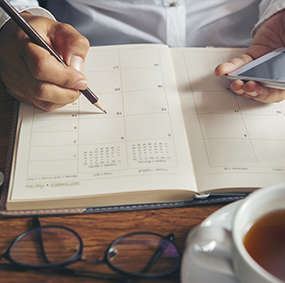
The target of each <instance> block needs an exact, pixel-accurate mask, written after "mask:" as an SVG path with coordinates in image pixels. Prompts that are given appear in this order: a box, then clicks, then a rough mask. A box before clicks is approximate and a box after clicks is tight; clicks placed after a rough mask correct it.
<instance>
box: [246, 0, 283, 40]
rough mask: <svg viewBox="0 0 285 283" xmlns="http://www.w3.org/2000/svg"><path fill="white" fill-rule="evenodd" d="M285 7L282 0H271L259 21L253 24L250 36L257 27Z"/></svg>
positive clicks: (254, 32)
mask: <svg viewBox="0 0 285 283" xmlns="http://www.w3.org/2000/svg"><path fill="white" fill-rule="evenodd" d="M283 9H285V1H284V0H272V1H271V3H270V4H269V6H268V7H267V8H266V9H265V11H264V13H263V14H262V15H261V17H260V19H259V21H258V22H257V24H256V25H255V27H254V29H253V30H252V33H251V35H252V37H254V35H255V34H256V32H257V31H258V30H259V28H260V27H261V26H262V25H263V24H264V23H265V22H266V21H267V20H268V19H269V18H270V17H272V16H273V15H274V14H276V13H278V12H280V11H281V10H283Z"/></svg>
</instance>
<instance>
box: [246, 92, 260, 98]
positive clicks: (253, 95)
mask: <svg viewBox="0 0 285 283" xmlns="http://www.w3.org/2000/svg"><path fill="white" fill-rule="evenodd" d="M245 93H247V94H248V95H250V96H252V97H255V96H257V95H258V93H257V92H256V91H252V92H247V91H246V92H245Z"/></svg>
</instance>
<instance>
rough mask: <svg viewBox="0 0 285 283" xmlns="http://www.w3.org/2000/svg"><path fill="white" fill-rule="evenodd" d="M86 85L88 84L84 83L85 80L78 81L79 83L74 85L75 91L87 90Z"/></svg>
mask: <svg viewBox="0 0 285 283" xmlns="http://www.w3.org/2000/svg"><path fill="white" fill-rule="evenodd" d="M87 84H88V82H87V81H85V80H80V81H78V82H77V83H76V85H75V87H74V88H75V89H79V90H84V89H86V88H87Z"/></svg>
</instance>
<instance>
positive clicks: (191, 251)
mask: <svg viewBox="0 0 285 283" xmlns="http://www.w3.org/2000/svg"><path fill="white" fill-rule="evenodd" d="M187 243H188V244H187V250H186V253H188V254H186V256H191V258H192V259H193V260H194V261H195V264H198V265H200V266H201V267H203V268H204V269H207V270H212V271H214V272H218V273H222V274H225V275H227V276H230V277H233V278H235V274H234V271H233V265H232V260H231V258H232V247H233V242H232V235H231V232H230V231H229V230H227V229H225V228H223V227H220V226H198V227H196V228H194V229H193V230H192V231H191V232H190V234H189V236H188V239H187Z"/></svg>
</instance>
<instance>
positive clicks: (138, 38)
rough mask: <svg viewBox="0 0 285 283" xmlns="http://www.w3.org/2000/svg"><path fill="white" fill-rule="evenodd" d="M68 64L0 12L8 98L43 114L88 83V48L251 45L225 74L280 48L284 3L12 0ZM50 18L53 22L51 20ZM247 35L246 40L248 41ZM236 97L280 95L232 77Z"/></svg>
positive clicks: (1, 65) (0, 65) (0, 53)
mask: <svg viewBox="0 0 285 283" xmlns="http://www.w3.org/2000/svg"><path fill="white" fill-rule="evenodd" d="M10 2H11V3H12V4H13V5H14V6H15V7H16V8H17V9H18V10H19V11H20V12H21V14H22V16H23V17H24V18H25V19H26V20H27V21H28V22H29V23H30V24H31V25H32V26H33V27H34V28H35V30H37V31H38V33H39V34H40V35H41V36H42V37H43V38H44V39H45V40H46V41H47V42H48V43H49V44H50V45H51V46H52V47H53V48H54V49H55V50H56V51H57V53H58V54H59V55H60V56H61V57H62V59H63V60H64V61H65V62H66V63H67V65H68V66H67V67H65V66H63V65H61V64H60V63H59V62H57V60H56V59H55V58H54V57H52V56H51V55H50V54H49V53H48V52H47V51H46V50H43V49H42V48H40V47H39V46H36V45H35V44H33V43H31V41H30V39H29V38H28V37H27V36H26V35H25V34H24V33H23V32H22V31H21V30H20V29H19V28H18V27H17V26H16V25H15V23H14V22H13V21H12V20H9V18H8V16H7V15H6V14H5V13H4V12H3V11H1V12H0V24H1V32H0V72H1V78H2V80H3V82H4V84H5V85H6V88H7V91H8V93H9V94H11V95H12V96H14V97H15V98H17V99H19V100H21V101H25V102H28V103H30V104H32V105H34V106H36V107H39V108H41V109H43V110H46V111H51V110H53V109H56V108H59V107H62V106H64V105H66V104H68V103H71V102H73V101H74V100H76V99H77V98H78V96H79V90H80V89H84V88H86V86H87V83H88V82H87V79H86V77H85V76H84V74H83V73H82V71H83V68H84V59H85V56H86V54H87V52H88V49H89V44H91V45H108V44H133V43H163V44H167V45H169V46H172V47H173V46H178V47H182V46H183V47H184V46H187V47H191V46H193V47H197V46H249V47H248V49H247V50H246V52H245V53H244V54H242V55H241V56H239V57H238V58H233V59H232V60H230V61H228V62H225V63H223V64H221V65H219V66H217V68H216V69H215V73H216V75H217V76H223V75H225V74H227V73H229V72H231V71H233V70H234V69H236V68H238V67H240V66H242V65H244V64H246V63H248V62H250V61H252V60H254V59H256V58H258V57H260V56H262V55H264V54H266V53H268V52H270V51H272V50H274V49H276V48H279V47H282V46H284V41H285V34H284V29H283V26H284V24H285V10H284V8H285V1H283V0H243V1H236V0H231V1H229V0H219V1H213V0H209V1H199V0H196V1H195V0H192V1H190V0H177V1H175V2H172V1H170V0H161V1H158V0H139V1H138V0H116V1H115V0H80V1H79V0H77V1H76V0H65V1H64V0H61V1H58V0H53V1H52V0H50V1H45V2H46V3H45V4H46V5H45V7H46V9H44V8H42V7H40V6H39V4H38V2H37V1H35V0H10ZM55 18H56V19H57V20H55ZM251 36H252V38H251ZM231 89H232V90H233V91H234V92H235V93H236V94H237V95H240V96H242V97H247V98H253V99H255V100H257V101H262V102H265V103H267V102H278V101H281V100H283V99H284V98H285V91H284V90H278V89H272V88H265V87H262V86H261V85H259V84H257V83H255V82H253V81H250V82H247V83H244V82H242V81H240V80H237V81H235V82H233V83H232V84H231Z"/></svg>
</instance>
